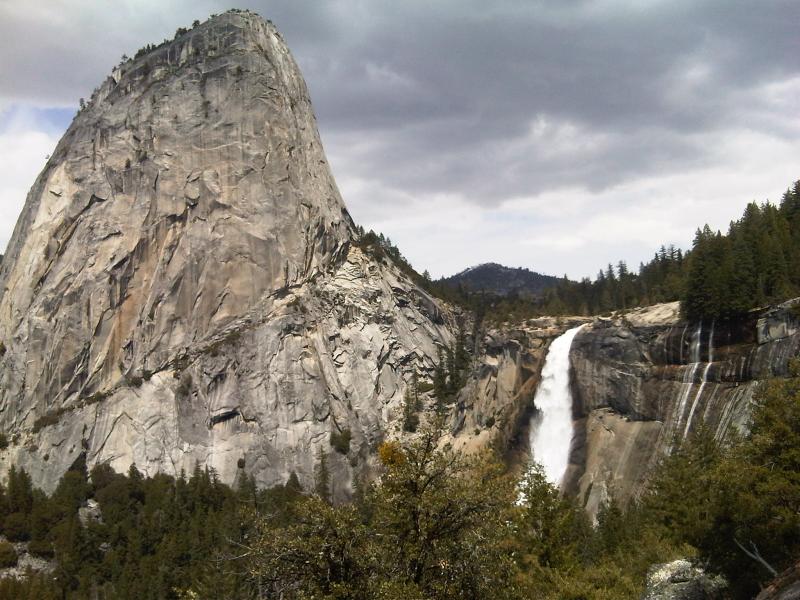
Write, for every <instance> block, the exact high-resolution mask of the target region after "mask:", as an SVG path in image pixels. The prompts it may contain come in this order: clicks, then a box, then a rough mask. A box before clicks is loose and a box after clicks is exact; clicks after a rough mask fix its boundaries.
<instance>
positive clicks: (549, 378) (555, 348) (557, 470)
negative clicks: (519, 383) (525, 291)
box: [530, 325, 583, 485]
mask: <svg viewBox="0 0 800 600" xmlns="http://www.w3.org/2000/svg"><path fill="white" fill-rule="evenodd" d="M581 327H583V325H581V326H580V327H575V328H573V329H570V330H569V331H567V332H565V333H564V334H562V335H560V336H559V337H557V338H556V339H554V340H553V342H552V343H551V344H550V350H549V351H548V352H547V357H546V358H545V361H544V367H543V368H542V380H541V382H540V383H539V387H538V389H537V390H536V396H535V397H534V399H533V402H534V404H535V405H536V408H537V409H538V413H537V414H536V415H535V416H534V417H533V418H532V419H531V424H530V446H531V453H532V454H533V459H534V460H535V461H537V462H538V463H539V464H541V465H542V466H543V467H544V472H545V475H546V476H547V479H548V481H550V482H551V483H553V484H554V485H559V484H560V483H561V479H562V478H563V477H564V473H565V471H566V470H567V463H568V462H569V448H570V444H571V443H572V393H571V390H570V385H569V383H570V380H569V374H570V364H569V350H570V347H571V346H572V340H573V338H574V337H575V335H576V334H577V333H578V331H580V329H581Z"/></svg>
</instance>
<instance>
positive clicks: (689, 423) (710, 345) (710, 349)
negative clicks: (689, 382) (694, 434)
mask: <svg viewBox="0 0 800 600" xmlns="http://www.w3.org/2000/svg"><path fill="white" fill-rule="evenodd" d="M714 323H715V321H711V333H709V335H708V363H706V368H705V369H704V370H703V377H702V378H701V379H700V389H699V390H697V395H696V396H695V397H694V402H692V408H691V409H690V410H689V416H688V417H686V428H685V429H684V430H683V438H684V439H686V436H687V435H689V428H690V427H691V426H692V418H693V417H694V411H695V409H696V408H697V403H698V401H699V400H700V398H701V397H702V396H703V389H705V387H706V382H707V381H708V370H709V369H710V368H711V363H713V362H714ZM698 345H699V343H698Z"/></svg>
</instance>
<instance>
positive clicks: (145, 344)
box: [0, 12, 452, 495]
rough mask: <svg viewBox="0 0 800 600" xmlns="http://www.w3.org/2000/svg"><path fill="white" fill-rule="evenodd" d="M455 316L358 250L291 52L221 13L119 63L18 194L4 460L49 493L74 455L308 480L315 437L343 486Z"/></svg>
mask: <svg viewBox="0 0 800 600" xmlns="http://www.w3.org/2000/svg"><path fill="white" fill-rule="evenodd" d="M450 322H451V317H450V315H449V313H448V312H447V310H446V309H444V308H442V307H440V306H439V305H438V304H437V302H435V301H434V300H433V299H432V298H430V297H429V296H428V295H427V294H426V293H425V292H423V291H422V290H420V289H419V288H417V287H416V286H415V285H414V284H413V283H412V282H411V281H410V280H408V279H407V278H406V277H405V276H403V275H402V274H401V273H400V272H399V271H398V270H397V269H396V268H395V267H394V266H393V265H392V264H391V263H389V262H385V263H384V262H381V261H379V260H376V259H373V258H372V257H370V256H368V255H365V254H364V253H363V252H361V251H360V250H359V249H358V248H357V247H355V245H354V241H353V226H352V222H351V220H350V217H349V216H348V214H347V211H346V210H345V208H344V204H343V203H342V200H341V198H340V196H339V192H338V191H337V188H336V185H335V183H334V180H333V177H332V176H331V173H330V170H329V167H328V164H327V161H326V158H325V155H324V152H323V150H322V145H321V143H320V139H319V135H318V132H317V127H316V123H315V119H314V115H313V112H312V109H311V104H310V101H309V97H308V92H307V89H306V86H305V83H304V81H303V79H302V76H301V75H300V73H299V70H298V68H297V65H296V64H295V62H294V60H293V59H292V57H291V54H290V53H289V50H288V49H287V47H286V45H285V43H284V42H283V40H282V38H281V36H280V34H279V33H278V32H277V30H276V29H275V27H274V26H273V25H272V24H271V23H269V22H267V21H264V20H263V19H261V18H260V17H258V16H257V15H254V14H252V13H246V12H245V13H242V12H231V13H226V14H224V15H221V16H219V17H215V18H213V19H211V20H210V21H208V22H206V23H204V24H202V25H200V26H198V27H195V28H194V29H192V30H190V31H189V32H187V33H184V34H182V35H180V36H179V37H177V38H176V39H175V40H173V41H172V42H170V43H165V44H163V45H161V46H159V47H158V48H156V49H155V50H153V51H151V52H148V53H145V54H144V55H142V56H140V57H139V58H136V59H135V60H131V61H128V62H126V63H124V64H122V65H120V66H119V67H118V68H117V69H116V70H115V71H114V73H113V74H112V76H111V77H110V78H109V79H107V80H106V81H105V82H104V83H103V84H102V86H101V87H100V88H99V89H98V90H97V91H96V92H95V94H94V95H93V97H92V98H91V100H90V102H89V103H88V105H87V107H86V108H85V109H83V110H81V112H80V113H79V114H78V115H77V116H76V118H75V120H74V121H73V123H72V125H71V126H70V127H69V129H68V130H67V132H66V134H65V135H64V137H63V139H62V140H61V141H60V142H59V144H58V147H57V148H56V150H55V152H54V153H53V155H52V157H51V158H50V160H49V161H48V163H47V165H46V167H45V169H44V171H43V172H42V173H41V175H40V176H39V177H38V179H37V180H36V183H35V184H34V186H33V188H32V189H31V191H30V194H29V195H28V198H27V201H26V204H25V208H24V209H23V212H22V215H21V217H20V220H19V222H18V223H17V226H16V229H15V232H14V235H13V238H12V240H11V242H10V244H9V247H8V250H7V253H6V257H5V259H4V260H3V262H2V267H0V343H2V346H0V347H1V348H2V349H3V350H2V353H1V354H2V356H1V357H0V427H1V428H2V430H3V431H4V432H6V434H7V436H8V437H9V438H10V439H11V440H12V444H11V446H10V447H9V448H8V449H6V450H5V451H4V452H2V453H1V454H0V460H1V461H2V465H3V466H4V467H5V468H8V466H9V465H10V464H12V463H16V464H18V465H21V466H23V467H25V468H26V469H27V470H28V471H29V472H30V473H31V475H32V477H33V479H34V482H35V483H36V484H37V485H40V486H43V487H44V488H45V489H52V488H53V486H54V485H55V483H56V481H57V480H58V477H59V476H60V475H61V474H62V473H63V472H64V471H65V470H66V469H67V468H68V467H69V466H70V465H71V464H72V463H73V462H74V461H75V460H76V459H77V458H78V457H79V456H81V455H83V454H85V458H86V460H87V463H88V464H89V466H90V467H91V466H92V465H94V464H97V463H108V464H110V465H111V466H113V467H114V468H115V469H117V470H121V471H124V470H126V469H127V468H128V467H129V466H130V464H133V463H135V464H136V466H137V467H138V468H139V469H140V470H142V471H144V472H147V473H153V472H155V471H166V472H168V473H179V472H180V471H181V470H186V471H191V469H192V468H193V467H194V465H195V464H200V465H203V466H209V467H213V468H214V469H216V471H217V472H218V473H219V475H220V477H221V478H222V480H223V481H225V482H228V483H232V482H233V481H235V479H236V477H237V476H238V474H239V473H242V472H248V473H251V474H253V475H254V476H255V477H256V480H257V482H258V483H259V484H261V485H265V486H266V485H273V484H277V483H283V482H285V481H286V480H287V478H288V477H289V475H290V473H291V472H292V471H294V472H296V473H297V474H298V476H299V477H300V481H301V482H302V483H303V484H304V485H306V486H308V485H310V484H311V483H312V481H313V471H314V463H315V460H316V456H317V455H318V451H319V450H320V449H322V450H324V451H326V452H330V453H331V454H332V460H331V461H330V463H331V469H332V472H333V475H334V477H335V479H336V480H337V484H336V490H337V491H336V493H337V494H345V495H346V493H347V489H348V486H349V482H350V480H351V475H352V473H353V470H354V469H360V468H366V467H368V463H369V460H370V456H371V450H372V449H374V447H375V445H376V444H377V443H378V442H379V441H380V440H381V439H382V436H384V435H385V432H386V431H387V429H388V428H389V425H390V423H391V422H392V419H393V418H394V415H395V413H396V412H397V411H398V410H399V407H400V403H401V402H402V398H403V394H404V391H405V387H406V385H407V381H409V380H410V376H411V373H413V372H417V373H419V374H421V376H422V377H425V375H426V374H427V373H429V372H430V371H431V369H432V367H433V361H434V358H435V357H436V356H437V345H442V344H449V343H450V341H451V338H452V334H451V328H450V326H449V323H450ZM344 432H349V435H350V437H351V440H352V441H351V442H350V446H349V449H347V448H344V453H337V452H334V451H333V450H332V448H331V446H330V443H329V440H330V436H331V434H332V433H333V434H343V433H344Z"/></svg>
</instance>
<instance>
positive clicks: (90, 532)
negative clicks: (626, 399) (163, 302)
mask: <svg viewBox="0 0 800 600" xmlns="http://www.w3.org/2000/svg"><path fill="white" fill-rule="evenodd" d="M795 371H796V373H795V374H796V375H797V374H798V373H797V369H795ZM440 436H441V427H440V426H439V427H437V426H430V425H421V426H420V428H419V430H418V432H417V434H416V436H415V437H414V440H413V441H410V442H407V443H403V444H401V443H399V442H394V441H388V442H385V443H384V444H382V445H381V446H380V447H379V449H378V455H379V458H380V463H381V468H382V472H381V473H380V475H379V477H378V478H377V479H376V480H375V481H373V482H372V483H364V482H360V483H359V484H358V485H356V489H355V493H354V497H353V500H352V501H351V502H349V503H346V504H340V505H334V504H332V503H331V501H330V474H329V473H327V472H326V471H325V469H324V468H322V469H319V470H318V478H317V484H316V485H315V486H314V487H315V489H314V490H303V489H302V488H301V487H300V484H299V483H298V480H297V478H296V477H294V476H292V477H290V478H289V480H288V481H287V482H286V484H285V485H283V486H279V487H276V488H272V489H268V490H257V489H256V486H255V485H254V482H253V481H252V480H251V479H249V478H248V477H245V476H242V477H241V479H240V481H239V483H238V484H237V485H236V486H235V488H231V487H228V486H226V485H223V484H222V483H220V482H219V481H218V480H217V478H216V477H215V475H214V473H213V472H210V471H207V470H202V469H199V468H198V469H196V470H195V471H194V472H193V473H192V474H191V475H190V476H183V475H182V476H180V477H177V478H174V477H171V476H168V475H163V474H159V475H155V476H153V477H144V476H142V474H141V473H140V472H139V471H138V470H137V469H136V468H135V467H131V469H130V471H129V472H128V474H127V475H122V474H117V473H114V472H113V471H112V470H111V469H110V468H108V467H107V466H96V467H95V468H93V469H92V470H91V472H90V473H87V470H86V468H85V465H84V464H83V463H81V462H79V463H77V464H76V465H74V467H73V468H72V469H71V470H70V471H69V472H67V473H66V474H65V475H64V477H63V478H62V479H61V481H60V483H59V485H58V487H57V489H56V490H55V492H54V493H53V494H52V495H50V496H46V495H45V494H43V493H41V492H40V491H38V490H36V489H34V488H32V486H31V480H30V478H29V477H28V475H27V474H26V473H25V472H24V471H22V470H17V469H13V470H12V471H11V472H10V475H9V478H8V482H7V485H6V486H4V487H3V489H2V495H1V496H0V525H1V526H2V535H3V536H5V538H6V539H7V540H9V542H4V543H2V544H0V561H2V566H3V567H9V566H11V565H13V564H14V563H15V562H16V560H17V549H21V548H24V547H25V546H27V552H29V553H31V554H34V555H38V556H40V557H44V558H47V559H49V560H50V561H51V564H52V566H53V571H52V573H49V574H48V573H38V574H37V573H34V572H29V573H28V574H27V575H26V576H24V577H22V578H19V579H15V578H13V577H10V576H7V577H5V578H4V579H2V580H0V598H4V599H11V598H14V599H17V600H34V599H35V600H49V599H84V598H87V599H98V600H104V599H117V598H120V599H128V598H129V599H134V598H135V599H137V600H146V599H153V600H155V599H165V598H169V599H175V600H184V599H208V600H216V599H219V600H222V599H226V600H237V599H242V600H244V599H266V598H276V599H277V598H282V599H287V600H288V599H311V598H316V599H345V598H347V599H364V600H366V599H386V600H393V599H394V600H400V599H404V600H406V599H417V598H418V599H431V600H439V599H445V598H447V599H451V598H464V599H475V600H477V599H517V598H519V599H522V598H526V599H527V598H544V599H562V600H563V599H566V600H581V599H584V600H601V599H602V600H605V599H607V600H612V599H613V600H621V599H626V598H631V599H633V598H638V597H639V595H640V594H641V592H642V590H643V584H644V580H645V575H646V572H647V569H648V568H649V567H650V566H651V565H652V564H654V563H659V562H665V561H668V560H672V559H674V558H677V557H691V558H692V559H693V560H695V561H696V562H698V563H699V564H701V565H703V566H704V567H705V568H706V569H707V570H709V571H712V572H717V573H721V574H723V575H725V577H726V578H727V579H728V580H729V582H730V597H731V598H737V599H738V598H742V599H744V598H752V597H753V596H754V595H755V594H756V593H757V591H758V589H759V587H760V586H761V585H762V584H764V583H765V582H766V581H768V580H770V579H771V578H772V577H773V572H774V571H780V570H781V569H783V568H786V567H788V566H789V565H790V564H791V563H792V561H793V560H795V559H796V557H797V556H798V553H800V378H798V377H793V378H790V379H786V380H776V381H773V382H771V383H769V384H768V385H765V386H764V387H763V389H762V391H761V393H760V394H759V395H758V397H757V400H756V404H755V410H754V412H753V418H752V428H751V431H750V433H749V434H748V435H747V436H740V437H735V438H733V439H729V440H728V441H727V442H726V443H720V442H719V441H718V440H716V439H715V438H714V436H713V435H712V434H711V432H709V431H704V430H701V431H699V432H698V433H697V434H696V435H695V436H694V438H692V439H691V440H689V441H688V442H687V443H686V444H684V446H683V447H682V448H681V449H680V450H678V451H676V452H674V453H673V454H672V455H671V456H668V457H666V458H664V460H663V462H662V464H661V465H660V467H659V468H658V469H657V471H656V473H655V475H654V476H653V478H652V480H651V482H650V485H649V487H648V489H647V490H646V492H645V493H644V494H643V495H642V497H641V498H640V499H639V500H638V501H636V502H634V503H632V504H631V505H630V506H628V507H621V506H619V505H617V504H615V503H614V502H611V503H610V504H608V505H607V506H605V507H604V508H603V509H602V510H601V512H600V514H599V516H598V520H597V523H596V524H593V523H591V522H590V521H589V519H588V517H587V515H586V513H585V511H584V510H583V508H582V507H581V506H579V505H577V504H576V502H575V501H573V500H571V499H569V498H565V497H563V496H561V495H560V494H559V493H558V491H557V490H556V489H555V488H554V487H552V486H551V485H550V484H548V483H547V481H546V479H545V477H544V475H543V473H542V471H541V469H540V468H538V467H536V466H534V467H532V468H531V469H529V470H528V472H527V473H526V474H525V475H524V476H523V477H521V478H520V477H516V476H514V474H513V473H512V472H510V471H509V470H508V469H507V468H505V467H504V466H503V465H502V464H501V463H500V462H499V461H498V460H497V459H496V458H495V457H493V456H491V455H490V454H486V455H480V456H464V455H461V454H458V453H456V452H454V451H452V450H451V449H449V448H447V447H442V445H441V444H440V439H441V437H440ZM321 462H322V464H323V465H324V460H323V461H321ZM90 499H92V500H93V501H95V502H96V503H97V504H98V506H99V509H100V512H99V515H95V516H94V517H91V516H87V515H86V514H85V513H83V512H81V507H82V506H85V505H86V503H87V501H88V500H90ZM11 542H14V544H12V543H11Z"/></svg>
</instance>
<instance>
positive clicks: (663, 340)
mask: <svg viewBox="0 0 800 600" xmlns="http://www.w3.org/2000/svg"><path fill="white" fill-rule="evenodd" d="M796 306H797V301H790V302H787V303H785V304H783V305H781V306H778V307H775V308H772V309H769V310H765V311H756V312H754V313H752V314H750V315H748V316H747V317H745V318H742V319H737V320H732V321H724V322H702V323H685V322H683V321H681V320H680V318H679V314H678V304H677V303H672V304H664V305H657V306H654V307H648V308H645V309H637V310H635V311H631V312H629V313H627V314H623V315H618V316H615V317H612V318H606V319H597V320H595V322H594V323H593V324H592V325H591V326H589V327H586V328H584V329H583V330H582V331H581V332H580V333H579V334H578V336H577V337H576V338H575V341H574V342H573V347H572V354H571V362H572V368H573V376H574V381H573V384H574V397H575V417H576V436H575V440H574V445H573V451H572V458H571V463H572V464H571V467H570V470H569V476H568V478H567V483H566V486H567V489H568V491H570V492H571V493H573V494H576V495H578V496H579V497H581V498H582V500H583V502H584V503H585V504H586V506H587V509H588V510H589V512H590V513H594V512H596V510H597V508H598V507H599V506H600V504H601V503H603V502H604V501H605V500H606V499H607V498H608V497H609V496H610V495H614V496H615V497H617V498H618V499H621V500H623V501H627V500H628V499H629V498H631V497H634V496H636V495H637V494H638V493H639V492H640V491H641V489H642V486H643V483H644V482H645V480H646V478H647V475H648V473H649V472H650V470H651V469H652V467H653V466H654V464H655V462H656V461H657V460H658V459H659V458H660V457H661V456H663V455H664V453H666V452H669V451H670V449H671V448H674V447H675V445H677V444H680V443H681V441H682V440H684V439H685V438H686V437H687V436H688V435H690V434H691V433H692V431H694V430H696V429H697V428H698V427H699V426H701V425H704V426H706V427H709V428H711V429H712V431H713V432H714V434H715V435H716V436H717V438H718V439H720V440H722V439H724V438H725V437H726V436H727V435H728V434H729V432H730V431H732V430H733V429H734V428H737V429H740V430H743V429H745V428H746V427H747V424H748V419H749V415H750V405H751V400H752V398H753V394H754V392H755V391H756V389H757V388H758V386H759V384H760V382H762V381H764V380H765V379H767V378H768V377H772V376H779V377H781V376H786V375H788V373H789V362H790V359H792V358H793V357H795V356H796V355H797V354H798V350H800V322H799V321H798V316H797V312H796V308H795V307H796Z"/></svg>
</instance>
